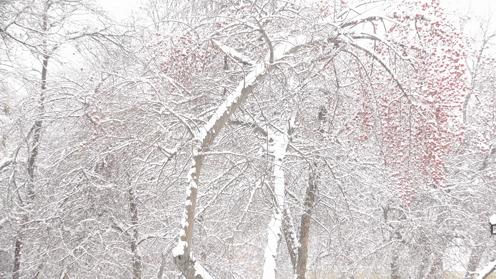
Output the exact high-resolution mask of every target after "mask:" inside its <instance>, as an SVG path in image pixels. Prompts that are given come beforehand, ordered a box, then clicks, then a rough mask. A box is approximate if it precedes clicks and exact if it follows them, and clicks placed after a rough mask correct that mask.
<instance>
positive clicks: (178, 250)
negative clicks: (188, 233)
mask: <svg viewBox="0 0 496 279" xmlns="http://www.w3.org/2000/svg"><path fill="white" fill-rule="evenodd" d="M186 247H188V243H186V241H183V240H179V241H178V242H177V245H176V247H174V248H173V249H172V256H173V257H174V258H175V257H178V256H182V255H184V251H185V249H186Z"/></svg>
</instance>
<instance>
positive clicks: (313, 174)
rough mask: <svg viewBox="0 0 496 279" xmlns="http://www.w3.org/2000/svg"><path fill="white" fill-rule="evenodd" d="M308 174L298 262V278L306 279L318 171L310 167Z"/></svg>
mask: <svg viewBox="0 0 496 279" xmlns="http://www.w3.org/2000/svg"><path fill="white" fill-rule="evenodd" d="M309 172H310V174H309V176H308V187H307V190H306V193H305V201H304V208H305V212H304V213H303V216H301V225H300V233H299V240H300V241H299V246H298V261H297V264H296V278H297V279H305V274H306V271H307V261H308V248H309V247H308V242H309V238H310V225H311V219H312V213H313V209H314V207H315V195H316V191H317V181H318V177H319V175H318V173H317V170H316V169H313V168H312V167H310V170H309Z"/></svg>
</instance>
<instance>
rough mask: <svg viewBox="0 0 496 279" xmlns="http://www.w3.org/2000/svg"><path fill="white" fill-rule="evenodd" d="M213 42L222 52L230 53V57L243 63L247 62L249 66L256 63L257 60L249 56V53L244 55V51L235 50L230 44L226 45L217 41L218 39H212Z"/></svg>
mask: <svg viewBox="0 0 496 279" xmlns="http://www.w3.org/2000/svg"><path fill="white" fill-rule="evenodd" d="M212 42H213V43H214V45H215V46H217V47H218V48H219V49H220V50H221V51H222V52H224V53H225V54H227V55H229V56H230V57H232V58H233V59H234V60H236V61H238V62H240V63H242V64H245V65H249V66H252V65H255V64H256V62H255V61H253V60H252V59H251V58H250V57H248V56H247V55H244V54H243V53H241V52H239V51H237V50H235V49H234V48H232V47H230V46H228V45H225V44H223V43H221V42H219V41H216V40H212Z"/></svg>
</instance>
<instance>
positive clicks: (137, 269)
mask: <svg viewBox="0 0 496 279" xmlns="http://www.w3.org/2000/svg"><path fill="white" fill-rule="evenodd" d="M128 193H129V213H130V215H131V226H132V235H131V243H130V244H131V253H132V257H133V258H132V270H133V279H141V274H142V268H143V264H142V262H141V256H140V255H139V251H138V241H139V233H138V221H139V220H138V204H137V201H136V196H135V195H134V191H133V189H132V188H129V190H128Z"/></svg>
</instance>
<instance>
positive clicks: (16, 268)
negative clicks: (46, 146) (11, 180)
mask: <svg viewBox="0 0 496 279" xmlns="http://www.w3.org/2000/svg"><path fill="white" fill-rule="evenodd" d="M48 9H49V4H48V3H45V8H44V11H43V15H42V30H43V31H45V32H46V31H47V30H48ZM42 45H43V47H42V51H43V54H42V59H43V60H42V65H41V92H40V99H39V111H40V113H41V114H42V113H43V112H44V110H45V107H44V103H45V95H44V94H45V90H46V88H47V74H48V60H49V58H50V56H49V55H48V47H47V41H46V40H43V43H42ZM39 117H41V115H40V116H39ZM42 128H43V121H42V120H41V119H40V118H38V119H37V120H36V121H35V122H34V124H33V127H32V128H31V133H32V141H31V144H30V146H28V148H29V152H28V159H27V173H28V177H29V183H27V189H26V196H27V198H26V200H25V202H24V203H23V204H21V206H22V207H23V208H24V210H23V211H25V210H29V207H30V206H31V205H32V203H33V200H34V197H35V189H34V178H35V169H36V160H37V158H38V153H39V147H40V142H41V130H42ZM27 214H28V213H23V216H22V217H21V220H22V221H21V222H22V223H21V225H20V228H19V230H18V232H17V235H16V240H15V243H14V264H13V268H12V279H19V277H20V273H21V261H22V249H23V245H24V243H23V231H24V229H25V224H27V221H28V219H29V217H28V215H27Z"/></svg>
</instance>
